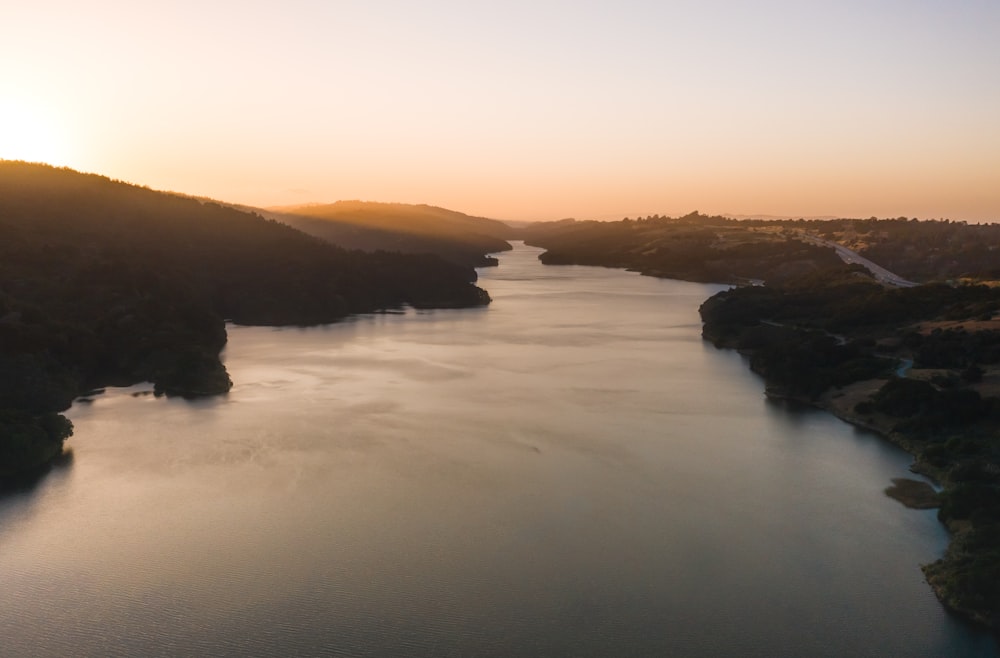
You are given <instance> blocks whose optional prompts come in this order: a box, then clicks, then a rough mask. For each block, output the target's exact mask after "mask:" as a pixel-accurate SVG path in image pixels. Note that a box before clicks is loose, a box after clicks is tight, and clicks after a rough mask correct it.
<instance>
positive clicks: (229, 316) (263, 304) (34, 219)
mask: <svg viewBox="0 0 1000 658" xmlns="http://www.w3.org/2000/svg"><path fill="white" fill-rule="evenodd" d="M474 280H475V272H474V271H473V270H472V269H471V268H469V267H462V266H459V265H456V264H454V263H449V262H446V261H444V260H442V259H440V258H437V257H434V256H429V255H414V254H398V253H387V252H384V251H383V252H376V253H363V252H360V251H347V250H345V249H341V248H338V247H335V246H333V245H331V244H329V243H327V242H324V241H322V240H319V239H317V238H315V237H312V236H309V235H306V234H304V233H301V232H299V231H297V230H295V229H293V228H291V227H289V226H287V225H284V224H281V223H278V222H275V221H271V220H266V219H264V218H262V217H260V216H258V215H253V214H250V213H246V212H241V211H238V210H235V209H232V208H229V207H224V206H222V205H219V204H216V203H211V202H204V201H199V200H195V199H191V198H185V197H181V196H177V195H173V194H167V193H162V192H155V191H152V190H149V189H146V188H142V187H137V186H134V185H128V184H125V183H121V182H117V181H112V180H110V179H108V178H105V177H102V176H96V175H90V174H81V173H78V172H75V171H72V170H69V169H57V168H54V167H50V166H47V165H38V164H28V163H23V162H11V161H0V479H3V478H4V477H7V476H11V475H14V474H16V473H19V472H21V471H24V470H25V469H30V468H32V467H34V466H37V465H39V464H43V463H45V462H46V461H48V460H49V459H51V458H52V457H53V456H54V455H57V454H59V452H60V451H61V449H62V442H63V439H64V438H65V437H66V436H67V435H68V434H69V432H70V431H71V429H70V426H69V422H68V421H67V420H66V419H65V418H63V417H62V416H60V415H58V414H57V412H58V411H61V410H63V409H65V408H67V407H68V406H69V404H70V402H71V401H72V400H73V398H74V397H76V396H77V395H79V394H81V393H82V392H84V391H85V390H87V389H88V388H90V387H94V386H101V385H105V384H127V383H136V382H141V381H151V382H153V383H154V384H155V386H156V389H157V390H158V391H161V392H165V393H169V394H178V395H188V396H196V395H205V394H214V393H220V392H225V391H227V390H229V387H230V386H231V383H230V381H229V377H228V375H227V373H226V371H225V368H224V367H223V365H222V363H221V362H220V361H219V352H220V350H221V349H222V347H223V346H224V344H225V342H226V331H225V324H224V321H225V320H231V321H233V322H237V323H241V324H266V325H287V324H293V325H308V324H318V323H326V322H332V321H335V320H338V319H341V318H343V317H345V316H347V315H349V314H352V313H363V312H369V311H375V310H379V309H386V308H394V307H399V306H402V305H405V304H410V305H413V306H416V307H425V308H426V307H462V306H475V305H482V304H486V303H488V302H489V296H488V295H487V294H486V292H485V291H483V290H481V289H480V288H478V287H476V286H475V285H473V284H472V283H471V281H474Z"/></svg>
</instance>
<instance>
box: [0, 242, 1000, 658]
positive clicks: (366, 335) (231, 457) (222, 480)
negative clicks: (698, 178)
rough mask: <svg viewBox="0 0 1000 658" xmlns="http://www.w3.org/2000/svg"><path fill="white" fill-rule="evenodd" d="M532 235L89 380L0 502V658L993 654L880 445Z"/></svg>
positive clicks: (682, 308)
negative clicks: (44, 460)
mask: <svg viewBox="0 0 1000 658" xmlns="http://www.w3.org/2000/svg"><path fill="white" fill-rule="evenodd" d="M537 253H538V252H537V250H534V249H531V248H525V247H520V248H518V249H517V250H515V251H514V252H513V253H505V254H503V255H501V266H500V267H499V268H493V269H487V270H484V271H483V272H482V275H481V284H482V285H483V286H485V287H486V288H487V289H488V290H489V292H490V294H491V295H492V296H493V298H494V300H495V301H494V303H493V305H491V306H490V307H489V308H488V309H476V310H461V311H421V312H414V311H411V312H409V313H406V314H405V315H399V314H384V315H373V316H365V317H359V318H355V319H353V320H351V321H348V322H344V323H341V324H337V325H332V326H328V327H320V328H312V329H280V330H276V329H268V328H248V327H231V328H230V342H229V345H228V347H227V351H226V355H225V356H226V361H227V367H228V368H229V371H230V374H231V375H232V378H233V381H234V382H235V387H234V388H233V390H232V392H231V393H230V395H228V396H226V397H220V398H214V399H212V400H208V401H202V402H199V403H197V404H191V403H188V402H184V401H180V400H165V399H157V398H154V397H152V396H147V395H133V394H134V393H136V392H138V391H136V390H128V391H121V390H118V391H109V392H108V393H107V394H105V395H103V396H100V397H98V398H97V399H96V400H95V401H94V402H93V403H92V404H89V405H77V406H75V407H74V409H73V410H72V414H71V415H72V418H73V421H74V423H75V424H76V428H77V432H76V435H75V436H74V437H73V438H72V439H71V444H72V446H73V448H74V450H75V452H76V459H75V461H74V463H73V465H72V467H71V468H67V469H63V470H62V471H60V472H59V473H58V474H53V475H50V477H48V478H46V479H45V480H44V481H42V482H41V483H40V484H39V485H38V486H37V487H36V488H35V489H33V490H32V491H30V492H28V493H26V494H24V495H21V496H14V497H9V498H4V499H2V500H0V575H2V578H3V583H4V587H5V596H4V597H3V598H2V599H0V637H2V638H3V647H4V651H3V652H9V653H10V654H11V655H32V654H39V655H65V654H77V655H79V654H89V655H157V654H162V655H177V654H205V655H275V654H289V655H359V654H361V655H372V654H374V655H386V656H390V655H391V656H396V655H414V654H416V655H456V656H466V655H573V656H584V655H595V656H604V655H686V656H718V655H747V656H773V655H811V656H821V655H829V656H842V655H871V656H886V655H907V656H942V655H987V656H994V655H996V653H995V649H994V646H993V644H992V641H991V640H990V639H989V638H988V637H986V636H984V635H983V634H980V633H977V632H974V631H972V630H970V629H968V628H966V627H965V626H963V625H961V624H960V623H958V622H956V621H955V620H954V619H952V618H950V617H948V616H947V615H946V614H945V613H944V612H943V611H942V609H941V608H940V606H939V605H938V604H937V602H936V600H935V599H934V597H933V595H932V593H931V592H930V590H929V588H928V587H927V586H926V584H924V583H923V581H922V577H921V573H920V570H919V568H918V565H919V564H921V563H924V562H928V561H931V560H933V559H935V557H937V556H938V555H939V554H940V552H941V551H942V549H943V548H944V546H945V543H946V539H947V538H946V536H945V533H944V531H943V530H942V528H941V527H940V525H939V524H938V523H937V522H936V520H935V518H934V513H933V512H915V511H910V510H905V509H904V508H902V507H901V506H899V505H898V504H897V503H895V502H893V501H891V500H889V499H888V498H886V497H885V496H884V495H882V489H883V488H884V487H885V486H887V484H888V483H889V479H890V478H892V477H899V476H904V475H907V470H906V469H907V465H908V463H909V459H908V458H907V456H906V455H905V454H902V453H901V452H899V451H897V450H895V449H893V448H892V447H891V446H888V445H887V444H886V443H884V442H882V441H880V440H878V439H877V438H875V437H872V436H870V435H866V434H862V433H858V432H855V431H854V430H853V429H852V428H850V427H848V426H846V425H844V424H842V423H840V422H839V421H836V420H835V419H832V418H830V417H829V416H826V415H824V414H821V413H815V412H811V411H803V410H794V409H788V408H786V407H783V406H777V405H773V404H769V403H767V402H766V401H765V400H764V399H763V396H762V386H761V383H760V382H759V380H757V378H756V377H755V376H754V375H752V374H751V373H749V372H748V370H747V369H746V367H745V365H744V364H743V363H742V361H741V359H740V357H739V356H738V355H735V354H733V353H730V352H720V351H718V350H715V349H714V348H712V347H711V346H710V345H706V344H705V343H703V342H702V341H701V339H700V322H699V320H698V315H697V307H698V304H699V303H700V302H701V301H702V300H703V299H705V298H706V297H707V296H708V295H710V294H712V293H713V292H714V291H716V290H718V289H719V287H717V286H709V285H701V284H692V283H681V282H675V281H661V280H655V279H649V278H643V277H640V276H637V275H635V274H631V273H627V272H621V271H613V270H605V269H596V268H584V267H543V266H541V265H540V264H538V262H537V260H536V256H537Z"/></svg>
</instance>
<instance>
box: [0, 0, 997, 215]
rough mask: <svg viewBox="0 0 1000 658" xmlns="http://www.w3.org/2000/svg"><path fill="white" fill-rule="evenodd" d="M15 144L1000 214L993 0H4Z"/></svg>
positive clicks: (509, 210) (509, 202) (341, 193)
mask: <svg viewBox="0 0 1000 658" xmlns="http://www.w3.org/2000/svg"><path fill="white" fill-rule="evenodd" d="M0 157H8V158H21V159H30V160H38V159H40V160H46V161H53V162H54V163H56V164H64V165H68V166H71V167H73V168H76V169H82V170H85V171H93V172H98V173H102V174H106V175H109V176H112V177H114V178H120V179H124V180H128V181H131V182H136V183H140V184H144V185H148V186H150V187H153V188H157V189H170V190H176V191H180V192H186V193H190V194H197V195H206V196H211V197H215V198H219V199H222V200H226V201H236V202H243V203H249V204H257V205H274V204H290V203H298V202H309V201H334V200H337V199H367V200H379V201H402V202H412V203H432V204H435V205H441V206H446V207H450V208H454V209H456V210H462V211H464V212H468V213H473V214H481V215H487V216H492V217H498V218H503V219H558V218H561V217H569V216H574V217H578V218H609V219H619V218H621V217H624V216H626V215H628V216H633V217H634V216H636V215H647V214H654V213H658V214H677V213H682V214H683V213H686V212H689V211H691V210H695V209H697V210H700V211H701V212H706V213H717V212H718V213H735V214H756V213H762V214H776V215H796V216H798V215H840V216H861V217H868V216H870V215H877V216H880V217H886V216H892V217H895V216H900V215H905V216H918V217H922V218H931V217H950V218H952V219H969V220H1000V1H998V0H947V1H945V0H941V1H938V0H905V1H902V0H900V1H889V0H865V1H864V2H855V1H853V0H837V1H835V2H834V1H831V2H811V1H809V0H797V1H794V2H791V1H789V2H784V1H775V0H763V1H760V0H758V1H756V2H744V1H736V0H726V1H716V2H712V1H711V0H699V1H696V2H695V1H693V2H687V1H669V0H661V1H658V2H652V1H651V2H638V1H632V2H629V1H627V0H617V1H616V2H610V1H609V2H588V1H586V0H574V1H573V2H569V1H566V2H559V1H554V0H532V1H531V2H521V1H519V0H506V1H505V2H476V1H474V0H465V1H462V2H450V1H445V0H421V1H420V2H417V1H415V0H414V1H409V2H402V1H387V0H366V1H364V2H362V1H357V2H338V1H335V0H330V1H320V0H312V1H310V0H283V1H281V2H277V1H271V0H258V1H254V0H241V1H240V2H235V1H230V0H171V2H157V3H148V2H142V1H141V0H130V1H129V2H124V1H118V0H92V1H91V2H79V1H77V0H73V1H70V0H31V1H30V2H27V1H23V2H14V1H11V2H5V3H4V4H3V6H2V8H0Z"/></svg>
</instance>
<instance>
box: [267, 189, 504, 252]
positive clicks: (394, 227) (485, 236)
mask: <svg viewBox="0 0 1000 658" xmlns="http://www.w3.org/2000/svg"><path fill="white" fill-rule="evenodd" d="M261 212H262V213H263V214H264V215H265V216H267V217H270V218H272V219H276V220H278V221H281V222H284V223H286V224H288V225H290V226H294V227H295V228H297V229H299V230H300V231H303V232H305V233H309V234H310V235H315V236H316V237H319V238H322V239H324V240H326V241H328V242H331V243H333V244H336V245H339V246H342V247H346V248H349V249H362V250H364V251H374V250H378V249H382V250H388V251H399V252H403V253H429V254H435V255H437V256H441V257H442V258H444V259H446V260H449V261H451V262H454V263H458V264H460V265H466V266H472V267H482V266H484V265H495V264H496V260H495V259H492V258H489V257H488V256H487V255H486V254H489V253H493V252H498V251H506V250H508V249H510V244H508V243H507V240H508V239H510V238H511V236H512V235H513V233H514V230H513V229H512V228H511V227H510V226H508V225H507V224H504V223H503V222H500V221H497V220H495V219H486V218H484V217H472V216H469V215H466V214H464V213H460V212H456V211H454V210H447V209H445V208H438V207H436V206H428V205H410V204H405V203H375V202H370V201H338V202H336V203H331V204H322V205H306V206H293V207H287V208H276V209H272V210H268V211H261Z"/></svg>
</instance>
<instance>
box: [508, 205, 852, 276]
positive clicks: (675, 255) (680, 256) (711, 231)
mask: <svg viewBox="0 0 1000 658" xmlns="http://www.w3.org/2000/svg"><path fill="white" fill-rule="evenodd" d="M759 228H760V227H757V226H753V225H751V224H750V223H748V222H741V221H736V220H731V219H727V218H725V217H709V216H705V215H700V214H699V213H697V212H694V213H691V214H689V215H686V216H684V217H678V218H671V217H659V216H654V217H647V218H645V219H636V220H631V219H624V220H622V221H619V222H592V221H588V222H576V221H571V220H563V221H559V222H549V223H539V224H533V225H530V226H528V227H526V228H525V229H522V231H521V232H520V235H521V236H522V237H523V238H524V240H525V242H527V243H528V244H531V245H535V246H538V247H543V248H544V249H546V252H545V253H544V254H543V255H542V256H541V260H542V262H543V263H545V264H547V265H569V264H573V265H601V266H605V267H625V268H629V269H632V270H636V271H639V272H641V273H643V274H648V275H650V276H659V277H665V278H673V279H684V280H687V281H704V282H716V283H746V282H748V281H749V280H767V281H772V282H777V281H785V280H789V279H793V278H797V277H802V276H807V275H809V274H812V273H814V272H817V271H821V270H827V269H830V268H834V269H842V268H844V267H845V266H844V264H843V263H842V262H841V260H840V259H839V258H838V257H837V256H836V254H835V253H834V251H833V250H832V249H830V248H827V247H819V246H815V245H811V244H806V243H804V242H801V241H799V240H796V239H792V238H790V237H788V236H785V235H784V234H782V233H780V232H779V231H769V230H759Z"/></svg>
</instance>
